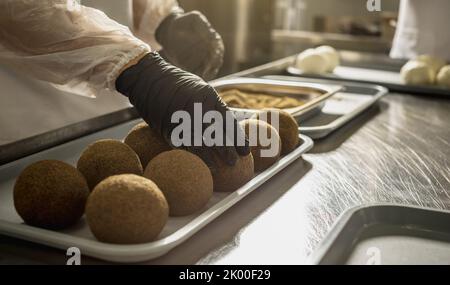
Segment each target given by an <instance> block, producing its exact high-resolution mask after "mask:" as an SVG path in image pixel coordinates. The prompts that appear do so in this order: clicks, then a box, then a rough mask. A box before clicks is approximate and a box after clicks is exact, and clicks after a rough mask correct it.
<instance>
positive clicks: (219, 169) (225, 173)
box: [211, 153, 255, 192]
mask: <svg viewBox="0 0 450 285" xmlns="http://www.w3.org/2000/svg"><path fill="white" fill-rule="evenodd" d="M213 159H214V165H215V166H214V168H211V172H212V175H213V180H214V191H216V192H232V191H235V190H237V189H239V188H240V187H241V186H243V185H244V184H245V183H247V182H249V181H250V180H252V178H253V176H254V174H255V165H254V161H253V155H252V154H251V153H250V154H249V155H247V156H240V157H239V158H238V160H237V162H236V164H235V165H234V166H230V165H228V164H226V163H225V162H224V161H223V160H222V159H221V158H220V157H219V156H217V155H215V156H214V157H213Z"/></svg>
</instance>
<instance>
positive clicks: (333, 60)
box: [316, 46, 341, 72]
mask: <svg viewBox="0 0 450 285" xmlns="http://www.w3.org/2000/svg"><path fill="white" fill-rule="evenodd" d="M316 52H318V53H319V54H322V55H323V56H325V58H326V59H327V65H328V67H327V72H333V71H334V69H335V68H336V67H338V66H339V64H341V62H340V61H341V60H340V58H339V53H338V52H337V50H336V49H335V48H333V47H331V46H320V47H318V48H316Z"/></svg>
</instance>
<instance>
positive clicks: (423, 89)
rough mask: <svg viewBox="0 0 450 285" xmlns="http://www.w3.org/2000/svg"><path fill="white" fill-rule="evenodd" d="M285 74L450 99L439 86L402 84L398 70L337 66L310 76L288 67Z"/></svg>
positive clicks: (447, 90)
mask: <svg viewBox="0 0 450 285" xmlns="http://www.w3.org/2000/svg"><path fill="white" fill-rule="evenodd" d="M286 71H287V73H288V74H289V75H294V76H302V77H309V78H319V79H329V80H335V81H336V80H339V81H345V82H360V83H369V84H380V85H383V86H385V87H387V88H389V90H390V91H391V92H400V93H413V94H422V95H437V96H444V97H449V98H450V89H448V88H444V87H440V86H426V85H423V86H415V85H407V84H405V83H403V81H402V79H401V76H400V69H399V70H398V71H389V70H379V69H369V68H362V67H353V66H339V67H337V68H336V69H335V71H334V72H333V73H330V74H320V75H312V74H305V73H303V72H302V71H301V70H299V69H298V68H295V67H292V66H290V67H288V68H287V70H286Z"/></svg>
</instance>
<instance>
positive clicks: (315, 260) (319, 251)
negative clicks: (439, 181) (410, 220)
mask: <svg viewBox="0 0 450 285" xmlns="http://www.w3.org/2000/svg"><path fill="white" fill-rule="evenodd" d="M379 207H381V208H384V207H389V208H402V209H411V210H420V211H429V212H434V213H440V214H448V215H450V210H443V209H436V208H431V207H423V206H416V205H407V204H400V203H367V204H362V205H359V206H355V207H352V208H350V209H347V210H346V211H344V212H343V213H341V214H340V215H339V216H338V217H337V219H336V221H335V222H334V223H333V225H332V226H331V227H330V229H329V231H328V233H327V234H326V235H325V237H324V238H323V240H322V241H321V242H320V243H319V244H318V245H317V248H316V249H315V250H314V251H313V252H312V253H311V255H310V256H309V257H308V258H307V262H306V263H307V264H309V265H320V264H322V260H323V258H324V257H325V255H326V254H327V253H328V252H329V251H330V250H331V248H332V246H333V244H334V242H335V241H336V239H337V238H338V236H339V235H340V233H341V232H342V230H343V229H344V227H345V226H346V225H347V223H348V222H349V221H350V219H351V218H352V216H353V215H355V214H357V213H358V212H360V211H362V210H364V209H371V208H379Z"/></svg>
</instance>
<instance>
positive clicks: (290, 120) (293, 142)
mask: <svg viewBox="0 0 450 285" xmlns="http://www.w3.org/2000/svg"><path fill="white" fill-rule="evenodd" d="M272 114H274V115H275V114H278V127H276V126H273V125H272ZM252 118H256V119H258V120H262V121H266V122H267V123H269V124H270V125H272V126H273V127H275V129H276V130H277V131H278V134H279V135H280V138H281V154H282V155H284V154H288V153H290V152H292V151H293V150H294V149H295V148H296V147H297V146H298V144H299V142H300V138H299V136H298V132H299V130H298V123H297V121H296V120H295V118H294V117H292V115H291V114H289V113H288V112H286V111H283V110H279V109H264V110H263V111H261V112H259V113H257V114H255V115H253V117H252ZM274 125H275V123H274Z"/></svg>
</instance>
